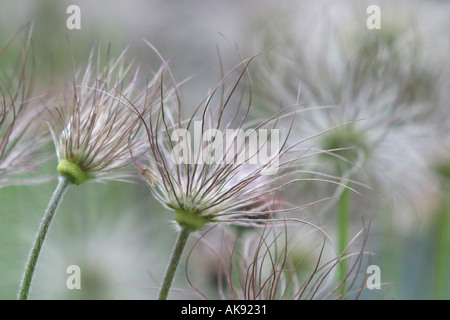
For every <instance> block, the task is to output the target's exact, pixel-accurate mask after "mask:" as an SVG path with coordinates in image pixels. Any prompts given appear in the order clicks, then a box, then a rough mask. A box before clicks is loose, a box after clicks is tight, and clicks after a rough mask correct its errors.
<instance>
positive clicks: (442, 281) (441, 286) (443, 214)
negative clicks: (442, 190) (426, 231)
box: [434, 194, 450, 300]
mask: <svg viewBox="0 0 450 320" xmlns="http://www.w3.org/2000/svg"><path fill="white" fill-rule="evenodd" d="M446 196H448V195H447V194H444V196H442V200H441V205H440V208H439V212H438V216H437V233H436V267H435V268H436V273H435V289H434V290H435V292H434V296H435V297H434V298H435V299H436V300H445V299H447V280H448V279H447V275H448V265H449V264H448V259H449V243H450V235H449V232H450V201H449V200H448V199H447V198H446Z"/></svg>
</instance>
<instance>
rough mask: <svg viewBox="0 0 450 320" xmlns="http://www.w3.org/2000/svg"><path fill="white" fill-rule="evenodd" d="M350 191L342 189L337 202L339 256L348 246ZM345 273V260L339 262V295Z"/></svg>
mask: <svg viewBox="0 0 450 320" xmlns="http://www.w3.org/2000/svg"><path fill="white" fill-rule="evenodd" d="M350 192H351V191H350V190H349V189H347V188H344V190H343V191H342V194H341V198H340V200H339V206H338V251H339V253H340V254H344V251H345V248H346V247H347V245H348V232H349V226H350V219H351V217H350V216H351V215H350V211H351V205H350V203H351V197H350V196H351V193H350ZM346 273H347V260H346V259H343V260H341V262H340V268H339V274H338V281H339V282H342V286H341V289H340V290H341V293H343V292H344V283H343V281H344V280H345V276H346Z"/></svg>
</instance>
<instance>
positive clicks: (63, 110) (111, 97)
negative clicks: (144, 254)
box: [19, 49, 156, 299]
mask: <svg viewBox="0 0 450 320" xmlns="http://www.w3.org/2000/svg"><path fill="white" fill-rule="evenodd" d="M127 51H128V50H127V49H126V50H124V51H123V52H122V53H121V55H120V56H119V57H118V58H115V59H113V58H111V57H110V50H109V49H108V52H107V55H106V62H105V63H101V58H102V57H101V55H100V50H99V52H98V58H97V62H96V63H95V59H94V51H92V53H91V55H90V57H89V63H88V65H87V68H86V69H85V71H84V72H80V71H79V72H76V71H75V70H74V80H73V81H72V82H71V83H69V84H68V85H67V88H66V90H65V92H64V94H62V95H61V96H59V97H56V98H55V99H54V100H51V101H48V102H46V103H45V104H46V108H47V111H48V112H47V113H48V116H47V122H48V126H49V128H50V131H51V135H52V138H53V142H54V145H55V149H56V154H57V157H58V166H57V172H58V174H59V180H58V181H59V182H58V185H57V187H56V190H55V192H54V194H53V196H52V198H51V200H50V203H49V205H48V208H47V210H46V212H45V215H44V217H43V220H42V222H41V225H40V227H39V230H38V232H37V236H36V240H35V243H34V245H33V248H32V250H31V253H30V256H29V259H28V262H27V264H26V270H25V273H24V276H23V280H22V284H21V288H20V293H19V298H20V299H27V298H28V295H29V289H30V284H31V281H32V277H33V273H34V270H35V266H36V262H37V259H38V256H39V252H40V250H41V247H42V244H43V241H44V239H45V236H46V234H47V231H48V228H49V226H50V223H51V221H52V219H53V216H54V213H55V212H56V210H57V207H58V205H59V203H60V202H61V199H62V197H63V195H64V193H65V191H66V189H67V187H68V186H70V185H81V184H83V183H84V182H86V181H89V180H106V179H116V180H126V179H127V178H128V177H130V176H131V173H123V172H121V173H118V170H120V169H123V168H125V167H126V166H127V165H128V164H130V163H131V158H130V150H132V153H134V154H140V153H142V150H141V148H143V147H144V145H143V144H142V142H141V141H139V140H138V139H135V137H136V135H137V134H138V132H139V130H140V127H141V122H140V121H139V120H138V118H137V117H134V116H133V113H132V112H131V111H130V110H129V109H128V108H127V107H125V105H124V101H125V98H124V97H125V96H126V97H128V98H127V99H129V101H132V102H134V104H135V105H141V104H144V103H145V100H144V99H145V98H146V97H144V96H143V95H140V94H138V93H137V92H138V91H137V80H138V79H137V78H138V75H139V68H138V67H136V69H135V70H132V68H133V67H134V63H127V61H126V59H125V56H126V53H127ZM74 69H75V66H74ZM155 78H156V77H155ZM154 83H155V81H154V80H152V81H148V82H147V84H148V86H149V87H151V86H152V85H153V84H154ZM143 91H144V92H147V91H148V90H143ZM141 92H142V91H141ZM153 98H154V99H156V97H153ZM127 101H128V100H127Z"/></svg>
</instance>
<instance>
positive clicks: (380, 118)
mask: <svg viewBox="0 0 450 320" xmlns="http://www.w3.org/2000/svg"><path fill="white" fill-rule="evenodd" d="M319 7H320V6H319ZM333 8H334V9H332V8H328V7H323V8H322V11H320V10H317V11H316V12H315V13H316V15H311V12H308V19H309V20H312V19H314V21H315V25H314V28H313V29H311V26H310V25H309V24H308V23H309V22H310V21H309V20H307V21H305V20H304V19H302V17H305V15H304V14H303V12H301V11H295V13H294V14H292V15H287V16H289V17H291V18H292V19H291V20H290V19H285V20H283V23H284V25H273V24H272V25H269V26H268V27H267V28H261V31H260V32H259V37H258V36H256V39H259V41H258V40H256V41H255V42H256V45H257V46H264V47H265V48H267V49H266V51H265V54H264V57H265V60H264V62H265V65H264V66H262V67H261V68H259V69H258V72H260V75H257V76H255V77H254V78H255V83H257V85H255V87H256V88H259V89H260V90H259V91H258V92H256V94H255V95H256V96H257V98H255V100H257V101H259V102H260V103H264V101H267V100H268V99H269V101H274V100H276V99H279V98H278V96H279V95H280V94H282V97H283V98H282V99H283V101H286V100H289V101H297V103H299V104H301V105H304V106H305V107H311V106H327V108H316V110H312V111H311V112H308V113H305V117H302V118H301V120H303V121H299V122H298V123H297V124H296V125H295V126H294V130H293V133H292V136H296V135H304V134H305V132H313V131H317V130H319V131H320V130H327V129H329V128H332V127H339V128H338V129H337V130H332V131H330V132H329V133H326V134H323V135H320V136H319V137H318V138H317V140H316V142H317V145H318V147H319V148H320V149H322V150H329V149H334V150H338V149H341V150H340V151H336V152H335V154H333V155H332V156H329V155H328V154H321V155H320V157H321V158H322V160H325V162H326V163H328V165H327V166H326V168H322V170H327V171H326V172H329V173H332V174H335V175H340V176H342V177H344V178H348V177H352V178H353V179H355V180H357V181H360V182H363V183H365V184H367V185H369V186H371V187H373V188H375V189H376V190H377V191H378V192H377V193H373V192H368V193H366V194H365V195H366V196H367V197H366V198H364V199H362V201H364V203H366V204H367V203H368V202H367V201H368V200H370V199H372V200H374V201H371V202H370V203H372V204H375V205H377V204H378V205H379V204H381V203H383V204H382V206H393V209H391V210H389V211H390V212H395V214H392V215H389V216H388V217H386V218H388V219H391V218H392V219H394V221H395V222H394V224H395V225H396V227H398V228H399V229H401V230H411V228H414V227H416V226H417V223H418V222H419V221H420V220H418V218H421V217H423V210H424V208H423V203H421V201H422V199H424V198H426V195H429V193H430V192H434V191H433V190H435V189H434V187H433V185H432V183H430V181H431V173H430V170H429V166H428V163H427V161H426V154H427V153H428V152H430V149H431V147H432V145H433V144H432V143H431V141H432V139H433V136H434V133H435V126H434V124H433V122H432V121H430V120H429V109H428V105H429V104H431V103H433V102H434V101H435V100H436V94H435V93H436V92H437V90H438V86H437V82H436V81H437V79H438V76H439V68H437V66H436V65H434V66H433V64H430V63H429V62H430V61H428V60H429V57H428V56H427V54H428V52H429V44H428V43H427V40H428V38H427V36H429V34H427V33H425V31H423V30H422V29H420V28H419V27H420V25H418V24H417V23H416V21H417V20H418V17H417V16H416V12H413V11H412V10H407V7H405V8H404V9H405V10H404V11H401V12H400V11H396V10H395V8H390V10H389V11H387V10H386V12H389V14H385V15H383V16H382V23H383V24H382V28H381V29H380V30H368V29H367V28H365V27H364V26H365V24H364V23H362V22H365V19H366V18H367V16H363V15H362V13H365V11H364V10H363V11H361V10H359V14H355V15H353V11H355V12H356V10H355V8H354V7H353V8H351V7H346V5H344V4H342V3H341V4H340V5H339V4H338V5H336V6H334V7H333ZM357 8H358V9H361V7H360V6H357ZM382 10H383V6H382ZM382 12H383V11H382ZM319 14H321V15H319ZM397 14H398V15H397ZM349 17H352V18H353V19H351V20H350V19H349ZM355 17H356V18H355ZM294 18H296V19H294ZM294 21H295V22H294ZM299 21H300V22H299ZM342 21H348V23H345V24H341V23H340V22H342ZM355 21H356V22H355ZM357 22H361V23H360V24H358V23H357ZM414 26H417V28H415V27H414ZM308 30H309V31H308ZM324 155H325V156H326V157H324ZM337 158H340V161H339V162H338V163H339V164H338V165H336V161H335V159H337ZM330 160H331V161H330ZM342 160H344V161H342ZM320 162H323V161H320ZM345 163H346V164H345ZM343 164H345V165H343ZM430 190H431V191H430ZM339 192H340V191H339ZM358 199H361V198H358V197H355V201H356V202H358ZM421 206H422V207H421ZM363 207H365V209H364V211H365V212H367V211H368V209H367V206H363ZM378 209H380V208H379V207H378ZM378 211H379V210H378ZM383 211H385V210H383ZM419 212H420V214H419Z"/></svg>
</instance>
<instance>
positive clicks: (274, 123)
mask: <svg viewBox="0 0 450 320" xmlns="http://www.w3.org/2000/svg"><path fill="white" fill-rule="evenodd" d="M153 49H154V48H153ZM154 50H156V49H154ZM253 58H254V57H252V58H250V59H247V60H243V61H241V63H240V64H238V65H237V66H235V67H234V68H233V69H231V70H230V71H229V72H228V73H227V74H226V75H225V76H223V78H222V81H221V82H220V83H219V85H218V86H217V87H215V88H214V89H213V90H212V91H211V92H210V93H209V94H208V95H207V97H206V98H205V99H204V100H203V101H202V102H201V103H200V104H199V105H198V106H197V107H196V108H195V109H194V110H193V112H192V115H191V116H189V117H187V118H183V117H182V114H181V113H182V112H186V111H187V110H185V109H184V108H183V107H182V106H181V101H180V99H179V98H178V95H177V93H178V89H177V85H176V84H175V82H174V81H173V77H172V75H171V73H170V70H169V69H167V70H168V71H167V73H168V74H169V77H168V78H170V82H168V83H167V84H166V83H164V81H163V79H162V75H163V74H161V80H160V85H159V88H160V90H161V92H163V90H164V89H163V88H167V87H171V86H173V91H174V92H175V99H172V100H170V101H165V104H160V105H154V106H150V109H152V112H149V114H150V116H149V117H148V119H147V118H145V117H144V116H142V115H140V118H141V119H142V121H143V122H144V123H145V127H146V134H147V139H148V143H149V156H148V157H147V159H145V158H144V160H142V161H140V162H137V163H136V165H137V167H138V171H139V172H140V173H141V177H142V178H143V181H145V182H146V184H147V185H148V186H149V188H150V189H151V191H152V192H153V194H154V195H155V197H156V198H157V199H158V200H159V201H160V202H161V203H162V204H163V205H165V206H166V207H168V208H170V209H172V210H174V211H175V220H176V222H177V223H178V224H179V225H180V226H182V227H184V228H188V229H191V230H198V229H200V228H202V227H203V226H204V225H205V224H206V223H208V222H232V223H242V224H247V223H249V224H251V223H253V222H256V220H255V219H249V217H250V216H251V217H253V218H261V219H258V221H260V222H261V221H266V220H267V217H271V216H272V215H274V214H277V213H279V214H282V213H284V212H288V211H295V210H297V209H300V208H304V207H306V206H308V205H310V204H311V203H308V204H305V205H303V206H298V207H292V205H291V204H289V205H288V203H286V202H284V201H280V200H278V193H279V192H281V191H282V190H283V189H285V188H286V187H287V186H289V185H291V184H294V183H301V182H305V181H311V180H313V181H326V182H334V181H332V178H330V177H325V178H323V177H320V173H317V172H311V171H302V170H301V167H302V165H304V164H303V162H302V161H303V160H304V159H306V158H308V157H309V156H310V155H311V154H310V153H308V152H310V151H308V150H300V151H299V149H298V146H299V145H300V144H301V142H303V140H308V138H305V139H303V140H297V141H295V142H294V143H288V137H289V133H290V130H291V129H292V124H293V121H294V118H295V117H294V114H295V112H292V109H293V108H294V107H291V108H286V109H282V110H281V111H280V112H279V113H277V114H275V115H273V116H272V117H270V118H268V119H265V120H259V119H252V120H250V109H251V105H252V99H251V83H250V79H249V77H248V65H249V63H250V62H251V61H252V60H253ZM163 61H164V60H163ZM165 64H166V63H165ZM166 65H167V64H166ZM243 83H247V84H248V83H250V85H249V87H250V93H249V92H248V91H246V90H245V88H243V87H242V84H243ZM166 90H167V89H166ZM161 95H163V93H162V94H161ZM136 113H137V114H139V113H138V112H136ZM284 121H288V123H287V124H286V123H285V122H284ZM252 125H254V127H252ZM145 160H147V162H148V164H144V162H145ZM305 176H306V177H305ZM314 176H316V177H314ZM317 176H319V178H317ZM335 183H336V182H335ZM322 200H323V199H322ZM319 201H320V200H319ZM275 204H276V206H277V207H278V208H277V210H274V207H275ZM280 207H281V209H280Z"/></svg>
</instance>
